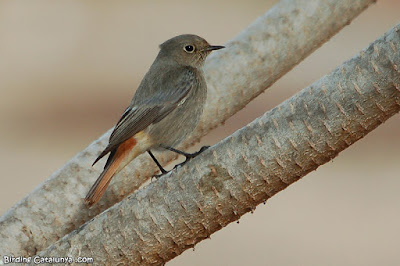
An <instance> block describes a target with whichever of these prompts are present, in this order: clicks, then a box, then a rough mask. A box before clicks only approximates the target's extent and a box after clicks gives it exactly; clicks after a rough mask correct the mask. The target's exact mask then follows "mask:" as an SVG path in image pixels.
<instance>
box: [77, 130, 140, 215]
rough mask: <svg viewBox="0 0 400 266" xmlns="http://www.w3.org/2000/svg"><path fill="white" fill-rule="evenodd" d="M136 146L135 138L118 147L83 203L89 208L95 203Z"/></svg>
mask: <svg viewBox="0 0 400 266" xmlns="http://www.w3.org/2000/svg"><path fill="white" fill-rule="evenodd" d="M136 144H137V141H136V139H135V138H130V139H128V140H126V141H125V142H123V143H122V144H121V145H119V146H118V148H117V151H116V152H115V154H114V156H113V158H111V161H110V163H108V164H107V165H106V167H105V168H104V170H103V172H102V173H101V174H100V176H99V178H97V180H96V182H95V183H94V184H93V186H92V187H91V189H90V190H89V192H88V194H87V195H86V198H85V202H86V204H87V205H88V206H89V207H90V206H92V205H93V204H95V203H97V202H98V201H99V200H100V198H101V196H103V194H104V192H105V191H106V188H107V186H108V184H110V181H111V179H112V177H113V176H114V174H115V173H116V172H117V171H119V170H120V169H119V166H120V164H121V162H122V161H123V160H124V158H125V157H126V156H127V155H128V154H129V151H130V150H131V149H132V148H133V147H134V146H135V145H136Z"/></svg>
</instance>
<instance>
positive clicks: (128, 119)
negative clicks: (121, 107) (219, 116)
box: [93, 69, 196, 164]
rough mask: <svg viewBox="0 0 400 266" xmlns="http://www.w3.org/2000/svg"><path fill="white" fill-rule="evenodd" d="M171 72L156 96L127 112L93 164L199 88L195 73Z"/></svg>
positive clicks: (185, 70)
mask: <svg viewBox="0 0 400 266" xmlns="http://www.w3.org/2000/svg"><path fill="white" fill-rule="evenodd" d="M170 72H171V73H166V75H164V77H165V78H164V79H163V80H162V81H161V82H160V87H161V88H160V89H158V90H156V91H155V92H154V94H153V95H151V96H150V97H149V98H148V99H145V100H143V101H141V103H140V104H136V105H134V106H132V107H128V108H127V109H126V110H125V112H124V113H123V115H122V117H121V118H120V120H119V121H118V123H117V125H116V126H115V128H114V130H113V132H112V133H111V136H110V139H109V144H108V145H107V147H106V148H105V150H104V151H103V152H102V153H101V154H100V155H99V157H98V158H97V159H96V160H95V162H94V163H93V164H95V163H96V162H97V161H98V160H100V159H101V158H102V157H103V156H104V155H106V154H107V153H108V152H110V151H112V150H114V149H115V148H117V147H118V146H119V145H120V144H121V143H123V142H124V141H126V140H128V139H129V138H131V137H133V136H134V135H135V134H136V133H138V132H140V131H142V130H144V129H145V128H147V127H148V126H149V125H151V124H153V123H157V122H159V121H161V120H162V119H163V118H165V116H167V115H168V114H169V113H171V112H172V111H173V110H174V109H175V108H176V107H177V106H178V104H179V103H180V102H181V101H182V100H183V99H184V98H185V97H186V96H187V95H188V93H189V92H190V90H191V89H192V88H193V87H194V86H195V85H196V75H195V73H194V72H193V71H192V70H190V69H184V71H170ZM175 73H176V74H175ZM173 75H175V77H174V76H173Z"/></svg>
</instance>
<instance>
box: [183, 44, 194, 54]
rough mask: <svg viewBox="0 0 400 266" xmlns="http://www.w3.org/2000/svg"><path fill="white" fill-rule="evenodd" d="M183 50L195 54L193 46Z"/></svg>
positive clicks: (186, 46)
mask: <svg viewBox="0 0 400 266" xmlns="http://www.w3.org/2000/svg"><path fill="white" fill-rule="evenodd" d="M183 50H185V52H187V53H189V54H191V53H193V52H194V46H193V45H190V44H189V45H185V47H183Z"/></svg>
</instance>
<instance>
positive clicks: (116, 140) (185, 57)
mask: <svg viewBox="0 0 400 266" xmlns="http://www.w3.org/2000/svg"><path fill="white" fill-rule="evenodd" d="M221 48H224V47H223V46H215V45H210V44H209V43H208V42H207V41H206V40H204V39H203V38H201V37H199V36H196V35H191V34H185V35H180V36H177V37H174V38H172V39H169V40H168V41H166V42H164V43H163V44H161V45H160V52H159V53H158V55H157V58H156V59H155V60H154V62H153V64H152V65H151V67H150V69H149V71H148V72H147V73H146V75H145V76H144V78H143V80H142V82H141V83H140V85H139V88H138V89H137V91H136V94H135V96H134V97H133V99H132V102H131V104H130V105H129V107H128V108H127V109H126V110H125V112H124V113H123V114H122V117H121V119H120V120H119V121H118V123H117V125H116V126H115V128H114V131H113V132H112V133H111V136H110V139H109V143H108V145H107V147H106V148H105V149H104V151H103V152H102V153H101V154H100V155H99V157H98V158H97V159H96V160H95V162H94V163H93V165H94V164H95V163H96V162H97V161H98V160H100V159H101V158H102V157H103V156H105V155H106V154H107V153H110V155H109V157H108V160H107V162H106V164H105V166H104V170H103V172H102V173H101V175H100V176H99V178H98V179H97V180H96V182H95V183H94V184H93V186H92V188H91V189H90V190H89V192H88V194H87V196H86V198H85V202H86V204H88V205H89V206H92V205H93V204H95V203H96V202H98V201H99V200H100V198H101V196H102V195H103V194H104V192H105V190H106V188H107V186H108V184H109V183H110V181H111V178H112V177H113V176H114V175H115V174H116V173H118V172H119V171H121V169H122V168H124V167H125V166H126V165H127V164H128V163H129V162H130V161H132V160H133V159H134V158H136V157H137V156H138V155H140V154H142V153H144V152H146V151H147V152H148V153H149V155H150V156H151V158H152V159H153V160H154V162H155V163H156V164H157V166H158V167H159V168H160V170H161V172H162V174H164V173H166V172H167V171H165V170H164V168H163V167H162V166H161V165H160V163H159V162H158V161H157V160H156V158H155V157H154V155H153V154H152V152H151V150H160V149H164V150H165V149H167V150H170V151H173V152H176V153H178V154H182V155H184V156H186V159H187V160H188V159H190V158H193V157H194V156H196V155H197V154H199V153H200V152H201V151H203V150H204V149H203V148H202V149H201V150H200V151H199V152H197V153H193V154H190V153H186V152H183V151H180V150H176V149H175V148H174V147H175V146H176V145H178V144H179V143H180V142H181V141H182V140H184V139H185V138H186V137H187V136H188V135H189V134H190V133H191V132H192V131H193V130H194V129H195V127H196V126H197V124H198V122H199V120H200V116H201V114H202V112H203V107H204V104H205V101H206V97H207V85H206V82H205V79H204V75H203V70H202V67H203V64H204V61H205V59H206V57H207V55H209V54H210V53H211V51H213V50H218V49H221Z"/></svg>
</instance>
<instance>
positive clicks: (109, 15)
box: [0, 0, 400, 266]
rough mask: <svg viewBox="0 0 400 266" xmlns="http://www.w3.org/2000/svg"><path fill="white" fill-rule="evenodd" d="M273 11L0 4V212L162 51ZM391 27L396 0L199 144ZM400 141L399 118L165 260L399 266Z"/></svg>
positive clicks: (113, 110) (116, 107)
mask: <svg viewBox="0 0 400 266" xmlns="http://www.w3.org/2000/svg"><path fill="white" fill-rule="evenodd" d="M275 2H277V1H255V0H252V1H249V0H248V1H238V0H236V1H220V2H216V1H211V0H207V1H178V0H175V1H163V2H161V1H120V0H118V1H35V2H28V1H1V2H0V58H1V60H0V90H1V97H0V125H1V130H0V162H1V175H0V176H1V177H0V178H1V191H0V213H1V214H2V213H4V212H5V211H6V210H7V209H8V208H10V207H11V206H12V205H14V204H15V203H16V202H17V201H18V200H20V199H21V198H22V197H24V196H25V195H27V194H28V193H29V192H30V191H31V190H32V189H34V188H35V187H36V186H37V185H38V184H40V183H41V182H42V181H43V180H45V179H46V178H47V177H48V176H49V175H50V174H51V173H52V172H53V171H55V170H57V169H58V168H59V167H61V166H62V165H63V164H64V163H65V162H66V161H67V160H68V159H69V158H71V157H72V156H74V154H76V153H77V152H79V151H80V150H81V149H83V148H84V147H85V146H87V145H88V144H89V143H90V142H91V141H93V140H95V139H96V138H97V137H99V136H100V135H101V134H102V133H104V132H105V131H106V130H107V129H108V128H110V127H112V126H113V125H114V124H115V122H116V121H117V120H118V118H119V116H120V115H121V113H122V112H123V110H124V109H125V107H126V105H127V104H128V103H129V101H130V99H131V97H132V95H133V93H134V90H135V89H136V87H137V85H138V83H139V82H140V80H141V77H142V76H143V75H144V73H145V72H146V70H147V69H148V67H149V66H150V64H151V63H152V61H153V59H154V57H155V56H156V53H157V52H158V44H160V43H161V42H163V41H164V40H166V39H168V38H170V37H172V36H174V35H177V34H181V33H195V34H199V35H201V36H203V37H205V38H206V39H207V40H209V41H210V42H211V43H214V44H223V43H225V42H226V41H228V40H229V39H231V38H232V37H233V36H235V35H236V34H237V33H238V32H239V31H241V30H242V29H244V28H245V27H246V26H247V25H248V24H249V23H251V22H252V21H253V20H254V19H256V18H257V17H258V16H260V15H262V14H263V13H264V12H266V11H267V10H268V8H270V7H271V5H272V4H274V3H275ZM398 22H400V1H396V0H385V1H378V2H377V4H375V5H373V6H371V7H370V8H369V9H368V10H366V11H365V12H364V13H362V14H361V15H360V16H359V17H358V18H357V19H356V20H355V21H354V22H352V23H351V24H350V25H349V26H348V27H346V28H345V29H344V30H342V31H341V32H340V33H339V34H338V35H337V36H335V37H334V38H332V40H331V41H329V42H328V43H327V44H325V45H324V46H323V47H321V48H320V49H318V50H317V51H316V52H315V53H314V54H312V55H311V56H310V57H309V58H307V59H306V60H305V61H304V62H302V63H301V64H300V65H299V66H297V67H296V68H295V69H294V70H293V71H291V72H290V73H289V74H287V75H286V76H285V77H283V78H282V79H281V80H279V81H278V82H277V83H276V84H275V85H274V86H273V87H272V88H271V89H269V90H268V91H267V92H266V93H263V94H262V95H261V96H260V97H258V98H257V99H256V100H255V101H253V102H252V103H250V104H249V105H248V107H246V108H245V109H244V110H242V111H241V112H239V113H238V114H237V115H236V116H235V117H234V118H232V119H229V120H228V121H227V123H226V125H225V126H224V127H222V128H219V129H218V130H215V131H214V132H212V133H211V134H210V135H209V136H207V137H206V138H205V140H204V143H207V144H214V143H216V142H217V141H219V140H221V139H222V138H224V137H225V136H227V135H229V134H231V133H232V132H234V131H235V130H237V129H238V128H240V127H242V126H243V125H245V124H247V123H248V122H250V121H251V120H253V119H254V118H256V117H258V116H260V115H261V114H263V113H264V112H266V111H267V110H269V109H271V108H272V107H274V106H276V105H277V104H279V103H280V102H282V101H283V100H284V99H286V98H288V97H290V96H291V95H293V94H294V93H295V92H297V91H298V90H300V89H302V88H304V87H305V86H307V85H309V84H311V83H312V82H313V81H315V80H317V79H318V78H320V77H321V76H322V75H324V74H327V73H329V71H331V70H333V69H334V68H335V67H336V66H337V65H339V64H341V63H342V62H343V61H345V60H346V59H349V58H350V57H352V56H353V55H355V54H356V53H357V52H358V51H359V50H360V49H362V48H364V47H365V46H367V45H368V43H370V42H372V41H373V40H375V39H376V38H377V37H379V36H380V35H382V34H383V33H384V32H385V31H387V30H388V29H389V28H391V27H392V26H394V25H395V24H397V23H398ZM399 136H400V116H399V115H397V116H395V117H393V118H391V119H390V120H388V121H387V122H386V123H385V124H384V125H382V126H381V127H379V128H378V129H377V130H375V131H373V132H372V133H371V134H369V135H368V136H366V137H365V138H364V139H362V140H360V141H359V142H358V143H356V144H355V145H353V146H352V147H350V148H349V149H347V150H346V151H344V152H342V153H341V154H340V155H339V156H338V157H337V158H336V159H334V161H333V162H331V163H328V164H326V165H324V166H322V167H320V168H319V169H318V170H317V171H315V172H313V173H311V174H309V175H308V176H306V177H304V178H303V179H302V180H300V181H299V182H297V183H295V184H293V185H292V186H290V187H289V188H287V189H286V190H284V191H283V192H281V193H279V194H278V195H276V196H275V197H273V198H272V199H270V200H269V201H268V202H267V204H266V205H261V206H259V207H258V208H257V210H256V211H255V213H254V214H252V215H250V214H248V215H245V216H244V217H242V219H240V224H236V223H233V224H231V225H229V226H228V227H226V228H224V229H223V230H221V231H219V232H217V233H216V234H214V235H212V237H211V240H205V241H203V242H201V243H200V244H198V245H197V246H196V248H195V251H194V252H193V251H192V250H188V251H186V252H185V253H184V254H182V255H181V256H179V257H178V258H176V259H175V260H173V261H171V262H170V263H169V265H175V266H178V265H400V226H399V225H400V193H399V192H400V153H399V152H398V151H399V149H400V141H399V138H398V137H399ZM88 167H90V166H89V165H88Z"/></svg>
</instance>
